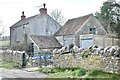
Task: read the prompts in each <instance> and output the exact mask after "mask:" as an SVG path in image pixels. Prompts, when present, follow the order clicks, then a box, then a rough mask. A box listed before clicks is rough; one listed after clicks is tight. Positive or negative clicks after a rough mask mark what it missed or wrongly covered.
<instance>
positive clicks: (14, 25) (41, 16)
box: [10, 14, 61, 28]
mask: <svg viewBox="0 0 120 80" xmlns="http://www.w3.org/2000/svg"><path fill="white" fill-rule="evenodd" d="M38 17H39V18H40V19H41V20H46V22H48V23H47V24H51V23H50V20H51V19H52V20H53V21H54V22H56V21H55V20H54V19H53V18H52V17H51V16H49V15H48V14H37V15H34V16H31V17H28V18H25V19H23V20H19V21H18V22H16V23H15V24H13V25H12V26H11V27H10V28H16V27H21V26H22V25H26V24H29V23H30V21H31V20H34V19H36V18H38ZM56 23H57V22H56ZM41 24H44V23H41ZM58 25H59V26H60V27H61V25H60V24H58Z"/></svg>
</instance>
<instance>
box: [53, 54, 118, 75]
mask: <svg viewBox="0 0 120 80" xmlns="http://www.w3.org/2000/svg"><path fill="white" fill-rule="evenodd" d="M53 65H54V66H57V67H82V68H85V69H88V70H89V69H97V70H103V71H106V72H113V73H117V74H119V75H120V58H117V57H112V56H109V57H105V56H102V55H89V56H88V57H87V58H85V57H81V54H80V53H77V54H75V56H74V55H73V54H72V53H68V54H63V55H60V54H54V56H53Z"/></svg>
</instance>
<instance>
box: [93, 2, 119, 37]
mask: <svg viewBox="0 0 120 80" xmlns="http://www.w3.org/2000/svg"><path fill="white" fill-rule="evenodd" d="M95 15H96V17H97V18H98V20H99V21H100V22H101V23H102V24H103V26H104V28H105V29H106V31H108V32H110V30H111V31H112V32H113V33H116V34H117V36H119V35H120V31H119V29H120V5H119V4H117V3H114V2H104V3H103V6H102V7H101V10H100V12H96V13H95Z"/></svg>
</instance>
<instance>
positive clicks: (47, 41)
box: [30, 35, 61, 49]
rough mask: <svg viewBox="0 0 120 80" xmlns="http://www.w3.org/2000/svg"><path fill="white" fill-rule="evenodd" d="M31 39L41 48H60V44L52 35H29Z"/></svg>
mask: <svg viewBox="0 0 120 80" xmlns="http://www.w3.org/2000/svg"><path fill="white" fill-rule="evenodd" d="M30 37H31V38H32V40H33V41H34V42H35V43H36V44H37V45H38V46H39V48H42V49H48V48H60V47H61V44H60V43H59V42H58V40H57V39H56V38H55V37H54V36H42V35H31V36H30Z"/></svg>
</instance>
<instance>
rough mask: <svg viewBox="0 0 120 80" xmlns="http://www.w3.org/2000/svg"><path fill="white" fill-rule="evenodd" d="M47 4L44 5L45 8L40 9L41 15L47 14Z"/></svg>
mask: <svg viewBox="0 0 120 80" xmlns="http://www.w3.org/2000/svg"><path fill="white" fill-rule="evenodd" d="M45 6H46V4H45V3H44V4H43V8H40V10H39V11H40V14H47V9H46V8H45Z"/></svg>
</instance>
